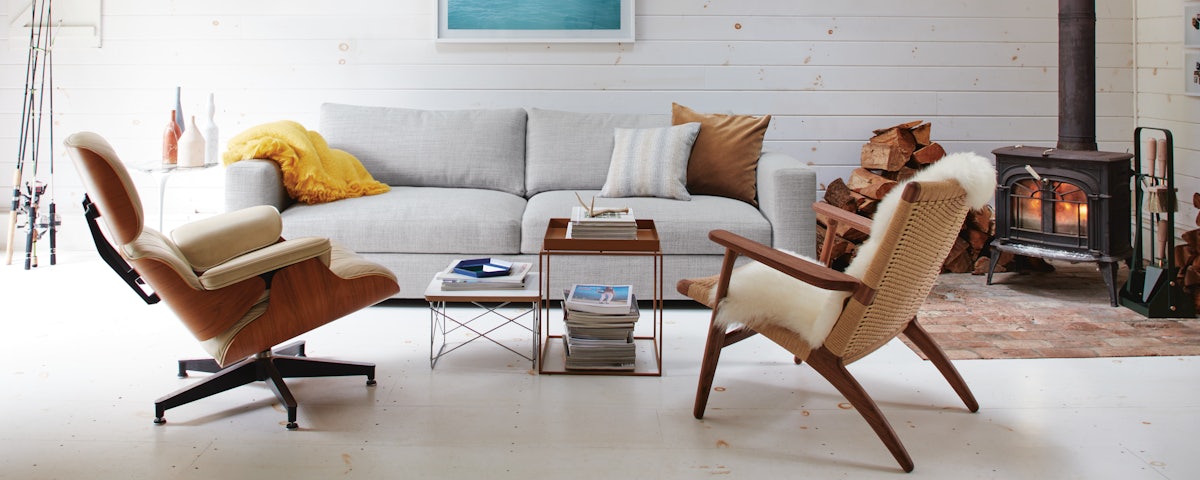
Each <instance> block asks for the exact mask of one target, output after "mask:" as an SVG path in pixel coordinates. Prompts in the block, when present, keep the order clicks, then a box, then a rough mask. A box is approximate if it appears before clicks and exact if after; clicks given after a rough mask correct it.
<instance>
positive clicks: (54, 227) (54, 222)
mask: <svg viewBox="0 0 1200 480" xmlns="http://www.w3.org/2000/svg"><path fill="white" fill-rule="evenodd" d="M46 3H47V7H46V15H47V16H48V17H50V19H51V20H53V19H54V15H52V14H51V13H50V8H51V7H50V5H49V4H50V3H51V2H50V0H47V2H46ZM58 23H59V26H62V20H61V19H60V20H59V21H58ZM57 36H58V32H57V31H55V32H54V35H52V36H51V37H50V45H49V47H48V48H47V49H46V69H45V70H46V77H47V78H49V79H50V142H49V143H47V145H49V146H50V214H49V215H48V216H47V217H46V218H47V221H46V223H47V226H46V228H47V229H49V230H50V265H54V264H57V263H58V241H57V237H58V226H59V225H60V224H61V223H62V222H60V221H59V220H58V213H57V212H55V211H54V38H55V37H57ZM43 91H44V90H43Z"/></svg>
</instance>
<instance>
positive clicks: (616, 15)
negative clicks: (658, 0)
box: [437, 0, 634, 43]
mask: <svg viewBox="0 0 1200 480" xmlns="http://www.w3.org/2000/svg"><path fill="white" fill-rule="evenodd" d="M633 2H634V0H438V15H437V19H438V28H437V39H438V41H442V42H464V43H470V42H477V43H482V42H539V43H546V42H632V41H633V39H634V35H633V18H634V14H633Z"/></svg>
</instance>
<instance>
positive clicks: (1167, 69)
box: [1131, 0, 1200, 244]
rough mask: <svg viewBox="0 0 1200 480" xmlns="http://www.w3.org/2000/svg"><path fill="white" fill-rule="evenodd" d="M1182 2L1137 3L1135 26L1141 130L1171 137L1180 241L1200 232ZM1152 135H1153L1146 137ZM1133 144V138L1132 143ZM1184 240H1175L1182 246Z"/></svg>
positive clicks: (1199, 154)
mask: <svg viewBox="0 0 1200 480" xmlns="http://www.w3.org/2000/svg"><path fill="white" fill-rule="evenodd" d="M1184 3H1186V2H1184V1H1182V0H1172V1H1151V0H1135V4H1136V8H1137V10H1136V11H1137V23H1136V25H1135V30H1136V33H1135V34H1136V37H1135V38H1136V39H1137V43H1136V45H1137V51H1136V57H1135V58H1136V62H1137V77H1136V78H1135V82H1136V89H1135V91H1136V92H1137V97H1136V101H1137V104H1136V105H1137V110H1136V112H1135V117H1136V122H1137V126H1142V127H1153V128H1163V129H1167V130H1170V131H1171V134H1172V137H1173V139H1174V143H1175V151H1174V153H1175V182H1176V185H1177V186H1178V188H1179V195H1180V197H1179V200H1180V202H1179V212H1178V213H1176V215H1175V234H1176V237H1178V235H1180V234H1182V233H1183V232H1185V231H1188V230H1194V229H1196V228H1197V224H1196V223H1197V216H1196V215H1197V209H1196V208H1195V207H1194V206H1193V205H1192V194H1193V193H1196V192H1197V191H1200V97H1189V96H1185V95H1183V93H1182V92H1183V88H1184V82H1185V73H1184V71H1185V69H1187V71H1191V70H1190V69H1189V68H1188V67H1189V66H1187V65H1184V64H1183V55H1184V54H1183V52H1184V48H1183V29H1182V28H1181V27H1182V22H1181V21H1180V20H1181V19H1182V18H1183V5H1184ZM1147 133H1149V132H1147ZM1131 141H1132V137H1131ZM1179 242H1181V240H1178V239H1177V240H1176V243H1177V244H1178V243H1179Z"/></svg>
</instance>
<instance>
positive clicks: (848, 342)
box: [677, 181, 979, 472]
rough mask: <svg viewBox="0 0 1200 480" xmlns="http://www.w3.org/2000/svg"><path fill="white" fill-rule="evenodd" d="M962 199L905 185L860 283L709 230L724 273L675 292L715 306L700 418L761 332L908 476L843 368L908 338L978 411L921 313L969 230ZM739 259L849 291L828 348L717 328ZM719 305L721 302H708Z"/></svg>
mask: <svg viewBox="0 0 1200 480" xmlns="http://www.w3.org/2000/svg"><path fill="white" fill-rule="evenodd" d="M965 195H966V193H965V192H964V190H963V189H962V188H961V187H959V185H958V183H957V182H955V181H939V182H923V183H917V182H912V183H908V184H907V185H905V188H904V190H903V192H901V201H900V203H899V208H898V209H897V210H896V213H895V214H894V215H893V216H892V221H891V223H890V224H889V225H887V228H886V230H884V231H883V232H882V235H883V238H882V242H881V244H880V245H881V248H880V249H879V251H878V253H876V255H875V257H874V258H873V259H872V260H871V261H870V263H869V264H868V268H867V270H866V273H865V274H864V275H863V278H862V279H861V280H860V279H858V278H855V277H853V276H850V275H847V274H845V273H841V272H838V271H835V270H832V269H828V268H826V267H824V266H821V265H818V264H816V263H812V262H808V261H805V260H803V259H801V258H799V257H795V256H792V255H789V254H787V253H784V252H780V251H777V250H773V249H771V248H769V247H766V246H764V245H761V244H758V243H756V242H753V241H751V240H748V239H746V238H743V237H740V236H738V235H736V234H733V233H730V232H727V231H723V230H714V231H712V232H710V233H709V238H710V239H711V240H712V241H714V242H716V243H719V244H721V245H723V246H725V247H726V251H725V259H724V263H723V265H722V268H721V273H720V275H716V276H711V277H705V278H699V279H685V280H681V281H680V282H679V284H678V286H677V288H678V290H679V292H680V293H682V294H684V295H687V296H688V297H690V298H692V299H694V300H696V301H698V302H700V303H703V304H705V305H708V306H709V307H710V308H713V319H714V321H713V323H712V324H711V325H710V328H709V334H708V341H707V344H706V346H705V350H704V360H703V364H702V366H701V370H700V382H699V386H698V387H697V390H696V403H695V408H694V412H693V413H694V414H695V416H696V418H703V416H704V408H705V405H706V404H707V403H708V396H709V392H710V391H711V389H712V383H713V377H714V375H715V374H716V368H717V361H718V360H719V358H720V354H721V349H723V348H724V347H727V346H729V345H732V344H734V343H737V342H739V341H741V340H744V339H746V338H748V337H751V336H753V335H755V334H759V333H761V334H762V335H763V336H765V337H767V338H769V339H771V340H772V341H774V342H775V343H777V344H779V345H780V346H782V347H783V348H785V349H787V350H788V351H789V352H791V353H792V354H793V355H794V356H795V360H796V363H801V362H807V363H808V364H809V365H812V367H813V369H815V370H816V371H817V372H818V373H820V374H821V376H823V377H825V379H827V380H828V381H829V382H830V383H831V384H833V386H834V387H836V388H837V390H838V391H839V392H841V394H842V395H843V396H845V397H846V399H847V400H849V401H850V403H851V404H852V405H853V406H854V408H855V409H857V410H858V412H859V413H860V414H862V416H863V418H864V419H866V421H867V423H868V424H870V425H871V428H872V429H874V430H875V433H876V434H877V435H879V438H880V439H881V440H883V443H884V444H885V445H886V446H887V448H888V450H890V451H891V452H892V455H893V456H895V457H896V460H897V461H898V462H899V463H900V466H901V467H902V468H903V469H904V471H906V472H911V471H912V469H913V462H912V459H911V458H910V457H909V455H908V452H907V451H906V450H905V448H904V445H903V444H902V443H900V439H899V437H897V436H896V432H895V431H894V430H893V429H892V427H891V425H890V424H889V423H888V421H887V419H886V418H885V417H884V416H883V412H882V411H880V409H879V407H878V406H877V405H876V404H875V402H874V400H872V399H871V397H870V396H869V395H867V392H866V390H864V389H863V387H862V386H861V385H860V384H859V383H858V381H857V380H855V378H854V376H852V375H851V374H850V372H849V371H848V370H847V369H846V365H848V364H850V363H851V362H854V361H855V360H858V359H861V358H863V357H865V356H866V355H868V354H870V353H871V352H873V351H875V350H876V349H878V348H879V347H881V346H883V345H884V344H886V343H887V342H889V341H890V340H891V339H892V338H894V337H896V336H897V335H899V334H901V333H903V334H904V335H905V336H906V337H908V338H909V339H910V340H911V341H912V342H913V343H914V344H916V346H917V347H918V348H920V349H921V351H922V352H923V353H924V354H925V355H926V356H927V357H928V358H929V359H930V361H931V362H932V363H933V364H934V365H935V366H936V367H937V368H938V370H940V371H941V373H942V375H943V376H944V377H945V378H946V380H947V381H949V382H950V385H951V387H953V388H954V391H955V392H957V393H958V395H959V397H961V398H962V400H963V402H964V403H965V404H966V406H967V408H968V409H969V410H970V411H972V412H975V411H977V410H978V409H979V404H978V403H977V402H976V401H975V397H974V396H973V395H972V394H971V391H970V389H969V388H968V387H967V384H966V382H964V381H963V379H962V377H961V376H960V375H959V374H958V372H957V370H955V368H954V366H953V365H952V364H951V363H950V361H949V359H948V358H947V357H946V355H945V353H944V352H943V351H942V349H941V347H939V346H938V345H937V343H935V342H934V341H933V339H932V338H930V336H929V334H928V333H926V331H925V330H924V329H923V328H922V327H921V326H920V324H919V323H917V319H916V314H917V310H918V308H920V306H921V304H922V303H923V302H924V301H925V298H926V297H927V296H928V295H929V291H930V290H931V289H932V288H933V284H934V282H935V281H936V280H937V276H938V274H939V273H940V272H941V266H942V263H943V262H944V260H945V258H946V255H947V254H948V253H949V252H950V248H951V246H952V245H953V244H954V240H955V238H956V236H957V234H958V232H959V230H960V229H961V227H962V222H963V219H964V218H965V216H966V213H967V210H968V208H967V206H966V203H965ZM816 208H819V209H821V210H822V212H824V213H828V214H830V215H833V216H834V217H833V218H834V220H832V222H838V224H841V225H846V226H849V227H851V228H855V229H859V230H862V231H863V232H868V233H869V231H870V229H871V222H870V221H869V220H866V219H863V218H861V217H857V216H854V215H853V214H848V213H846V212H844V211H841V210H838V209H836V208H829V207H828V205H825V204H821V203H818V204H817V206H816ZM828 227H829V228H828V231H829V232H835V231H837V228H838V227H837V225H836V224H831V225H829V226H828ZM828 250H829V249H828V248H826V249H825V251H828ZM739 256H746V257H748V258H750V259H753V260H756V261H758V262H760V263H762V264H764V265H766V266H769V267H771V268H773V269H776V270H779V271H780V272H783V273H785V274H787V275H790V276H792V277H794V278H797V279H799V280H801V281H804V282H806V283H809V284H812V285H814V286H817V287H820V288H824V289H828V290H835V291H843V292H849V293H850V297H849V298H848V299H847V300H846V301H845V303H844V306H843V308H842V311H841V313H840V316H838V319H837V321H836V323H835V324H834V326H833V329H832V331H831V332H830V333H829V335H828V336H827V337H826V338H825V342H824V343H823V344H822V345H810V344H809V343H808V342H807V341H805V340H804V338H802V337H801V336H800V335H799V334H797V333H796V332H795V331H793V330H791V329H788V328H785V327H782V326H778V325H774V324H764V323H762V322H755V323H753V325H754V328H753V329H751V328H749V327H747V326H745V325H739V326H734V327H732V329H730V328H729V327H726V326H723V325H720V324H717V323H716V321H715V320H716V318H717V312H718V309H719V308H720V305H721V299H723V298H725V296H726V292H727V291H728V288H729V281H730V276H731V274H732V272H733V270H734V262H735V261H736V260H737V258H738V257H739ZM713 289H716V295H715V297H714V296H712V290H713ZM713 298H715V299H716V300H715V301H713V300H711V299H713Z"/></svg>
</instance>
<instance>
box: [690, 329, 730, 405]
mask: <svg viewBox="0 0 1200 480" xmlns="http://www.w3.org/2000/svg"><path fill="white" fill-rule="evenodd" d="M722 348H725V327H722V326H720V325H716V324H712V323H710V324H709V326H708V341H707V342H705V344H704V360H702V361H701V363H700V383H699V385H697V386H696V404H695V405H694V406H693V407H692V415H693V416H695V417H696V418H698V419H699V418H704V407H705V406H707V405H708V395H709V393H712V384H713V377H715V376H716V374H717V362H718V361H720V360H721V349H722Z"/></svg>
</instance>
